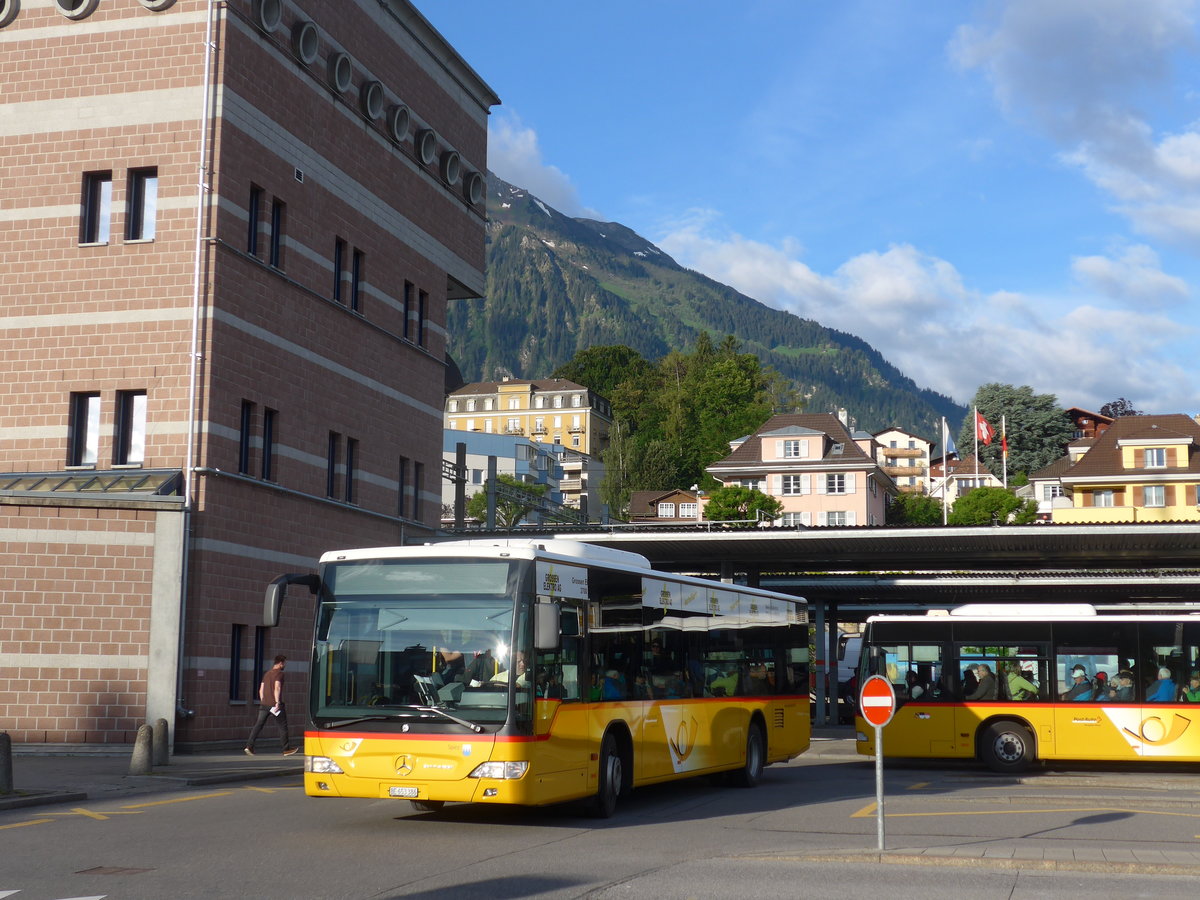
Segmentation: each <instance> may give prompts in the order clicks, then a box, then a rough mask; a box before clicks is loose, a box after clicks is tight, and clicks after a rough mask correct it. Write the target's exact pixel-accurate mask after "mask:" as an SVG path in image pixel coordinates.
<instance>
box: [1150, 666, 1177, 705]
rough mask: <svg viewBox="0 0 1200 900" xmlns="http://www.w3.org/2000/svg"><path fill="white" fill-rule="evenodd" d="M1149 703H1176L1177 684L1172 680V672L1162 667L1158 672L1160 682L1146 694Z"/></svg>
mask: <svg viewBox="0 0 1200 900" xmlns="http://www.w3.org/2000/svg"><path fill="white" fill-rule="evenodd" d="M1146 702H1147V703H1174V702H1175V682H1174V681H1173V680H1172V679H1171V670H1170V669H1168V668H1167V667H1166V666H1162V667H1161V668H1160V669H1159V670H1158V680H1157V681H1155V682H1154V684H1152V685H1151V686H1150V690H1149V691H1147V692H1146Z"/></svg>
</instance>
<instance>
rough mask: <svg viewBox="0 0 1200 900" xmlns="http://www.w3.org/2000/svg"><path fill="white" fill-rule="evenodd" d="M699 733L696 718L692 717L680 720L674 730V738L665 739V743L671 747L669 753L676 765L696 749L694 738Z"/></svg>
mask: <svg viewBox="0 0 1200 900" xmlns="http://www.w3.org/2000/svg"><path fill="white" fill-rule="evenodd" d="M699 733H700V726H699V723H697V722H696V717H695V716H692V717H691V718H689V719H686V720H682V719H681V720H680V722H679V725H678V726H676V728H675V737H673V738H667V743H668V744H670V745H671V753H672V754H674V756H675V762H676V763H677V764H678V763H681V762H683V761H684V760H685V759H687V758H688V757H689V756H691V755H692V751H693V750H695V749H696V737H697V735H698V734H699Z"/></svg>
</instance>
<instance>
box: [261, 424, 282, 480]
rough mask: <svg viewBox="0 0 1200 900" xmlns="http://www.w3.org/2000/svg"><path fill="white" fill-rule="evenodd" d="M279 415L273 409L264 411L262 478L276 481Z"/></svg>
mask: <svg viewBox="0 0 1200 900" xmlns="http://www.w3.org/2000/svg"><path fill="white" fill-rule="evenodd" d="M278 416H279V413H277V412H276V411H275V410H273V409H264V410H263V437H262V478H263V481H274V480H275V438H276V435H275V421H276V419H277V418H278Z"/></svg>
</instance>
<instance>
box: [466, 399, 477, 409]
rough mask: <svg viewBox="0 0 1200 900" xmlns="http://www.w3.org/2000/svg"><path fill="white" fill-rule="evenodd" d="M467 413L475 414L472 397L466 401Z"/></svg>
mask: <svg viewBox="0 0 1200 900" xmlns="http://www.w3.org/2000/svg"><path fill="white" fill-rule="evenodd" d="M467 412H475V398H474V397H472V398H471V399H470V400H468V401H467Z"/></svg>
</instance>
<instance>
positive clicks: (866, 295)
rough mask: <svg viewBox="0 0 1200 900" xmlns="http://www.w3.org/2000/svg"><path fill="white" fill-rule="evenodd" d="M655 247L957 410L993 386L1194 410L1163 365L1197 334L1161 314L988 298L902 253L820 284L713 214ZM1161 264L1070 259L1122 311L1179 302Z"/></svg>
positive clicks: (949, 272)
mask: <svg viewBox="0 0 1200 900" xmlns="http://www.w3.org/2000/svg"><path fill="white" fill-rule="evenodd" d="M657 244H658V246H660V247H662V249H664V250H665V251H667V252H668V253H670V254H671V255H672V256H673V257H674V258H675V259H676V260H677V261H678V262H679V263H680V264H681V265H685V266H688V267H690V268H694V269H697V270H699V271H703V272H704V273H705V274H707V275H709V276H710V277H712V278H714V279H716V280H718V281H720V282H722V283H725V284H729V285H731V286H732V287H734V288H736V289H737V290H739V291H741V292H742V293H744V294H746V295H747V296H750V297H753V298H755V299H757V300H760V301H762V302H763V303H766V304H768V305H770V306H774V307H776V308H779V309H785V310H787V311H789V312H792V313H794V314H795V315H798V316H801V317H804V318H809V319H814V320H816V321H818V322H820V323H821V324H822V325H825V326H827V327H829V328H834V329H837V330H839V331H845V332H848V333H850V334H853V335H856V336H858V337H861V338H862V339H863V340H865V341H866V342H867V343H869V344H870V345H871V346H873V347H875V348H876V349H877V350H879V351H880V352H881V353H882V354H883V355H884V357H885V358H886V359H887V360H888V361H889V362H891V363H892V364H893V365H895V366H896V367H897V368H899V369H900V371H902V372H903V373H904V374H906V375H908V376H909V377H911V378H912V379H913V380H914V381H915V382H916V383H917V384H918V385H921V386H922V387H930V388H932V389H934V390H936V391H939V392H941V393H944V394H947V395H948V396H950V397H952V398H954V399H955V400H957V401H959V402H967V401H968V400H969V399H970V397H971V396H972V395H973V394H974V392H975V389H976V388H977V387H978V386H979V385H981V384H985V383H988V382H993V381H994V382H1000V383H1005V384H1016V385H1024V384H1027V385H1030V386H1031V387H1033V388H1034V390H1035V391H1037V392H1039V393H1050V394H1054V395H1055V396H1056V397H1058V399H1059V401H1060V402H1061V403H1063V404H1065V405H1072V406H1074V405H1079V406H1084V407H1085V408H1099V407H1100V406H1101V405H1102V404H1104V403H1105V402H1107V401H1109V400H1113V399H1115V398H1117V397H1129V398H1130V399H1133V400H1134V402H1136V403H1137V404H1138V406H1139V407H1141V408H1143V409H1146V410H1148V411H1151V412H1179V411H1181V410H1184V411H1188V410H1191V409H1192V407H1193V406H1194V405H1195V392H1194V390H1193V388H1192V386H1191V382H1192V376H1191V375H1190V374H1189V372H1188V370H1187V369H1185V368H1184V367H1183V366H1181V365H1178V364H1176V363H1174V362H1171V361H1170V355H1171V353H1172V352H1174V351H1175V349H1176V345H1177V344H1178V345H1183V346H1184V350H1183V351H1181V352H1182V353H1186V352H1187V350H1186V344H1187V342H1189V341H1191V340H1193V339H1194V333H1193V330H1192V329H1188V328H1183V327H1181V326H1180V325H1179V324H1178V323H1176V322H1173V321H1171V320H1170V319H1168V318H1166V317H1165V316H1163V315H1161V314H1159V313H1154V312H1141V311H1138V310H1136V309H1107V308H1104V307H1102V306H1099V305H1097V304H1095V303H1089V302H1083V303H1077V304H1076V305H1073V306H1072V303H1071V300H1070V298H1067V297H1036V296H1029V295H1025V294H1020V293H1016V292H1011V291H1004V292H997V293H994V294H991V295H983V294H981V293H979V292H978V291H974V290H972V289H970V288H969V287H968V286H966V285H964V284H963V280H962V277H961V275H960V273H959V272H958V271H957V269H955V267H954V266H953V265H951V264H950V263H948V262H946V261H945V260H942V259H938V258H936V257H933V256H929V255H927V254H924V253H921V252H920V251H919V250H917V249H916V248H914V247H912V246H909V245H898V246H893V247H890V248H889V249H887V250H886V251H883V252H869V253H863V254H860V255H858V256H855V257H853V258H852V259H850V260H847V261H846V262H845V263H844V264H842V265H841V266H839V267H838V269H837V270H836V271H835V272H833V273H832V274H831V275H822V274H820V273H818V272H816V271H814V270H813V269H812V268H810V267H809V266H808V265H806V264H805V263H804V262H803V261H801V260H800V259H798V258H797V251H798V249H799V248H798V245H796V244H785V245H782V246H778V247H773V246H769V245H766V244H762V243H759V242H756V241H752V240H748V239H746V238H744V237H742V236H740V235H737V234H729V233H722V232H721V231H720V223H719V221H718V220H717V219H716V218H715V217H714V216H713V215H712V213H711V212H699V213H696V214H694V215H693V216H692V217H690V218H689V219H687V220H685V221H683V222H678V223H675V228H674V230H673V231H671V232H670V233H668V234H667V235H666V236H664V237H662V238H661V239H660V240H658V241H657ZM1157 262H1158V260H1157V257H1156V256H1154V254H1153V252H1152V251H1149V250H1148V248H1144V247H1130V248H1128V249H1127V250H1125V251H1124V252H1123V253H1122V254H1121V255H1119V256H1118V257H1116V258H1111V259H1110V258H1106V257H1086V258H1083V259H1081V260H1076V261H1075V271H1076V275H1077V277H1078V278H1079V279H1080V281H1081V282H1083V283H1084V284H1085V286H1089V287H1092V286H1098V287H1102V288H1104V291H1102V292H1103V293H1108V294H1115V295H1117V296H1118V298H1119V299H1122V300H1126V301H1131V300H1134V299H1136V296H1137V295H1138V292H1139V291H1143V292H1144V291H1148V290H1150V288H1149V287H1148V285H1150V284H1157V285H1158V288H1159V291H1160V294H1159V296H1165V297H1168V298H1169V297H1171V296H1172V294H1174V295H1176V296H1178V294H1179V291H1181V290H1183V291H1186V287H1185V286H1184V285H1183V284H1182V282H1180V281H1179V279H1175V278H1173V277H1172V276H1169V275H1166V274H1165V273H1163V272H1162V271H1161V270H1160V269H1159V268H1158V266H1157ZM1062 310H1065V311H1062Z"/></svg>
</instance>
